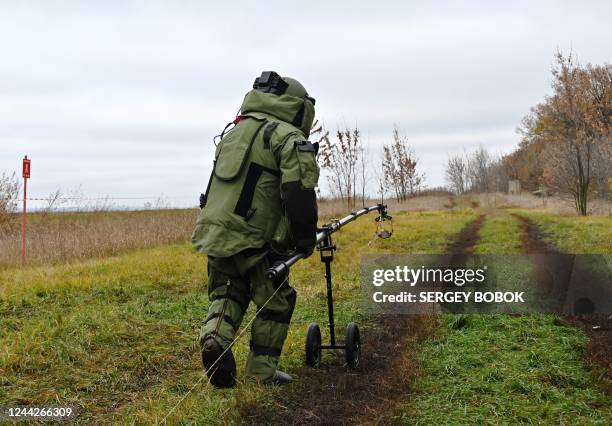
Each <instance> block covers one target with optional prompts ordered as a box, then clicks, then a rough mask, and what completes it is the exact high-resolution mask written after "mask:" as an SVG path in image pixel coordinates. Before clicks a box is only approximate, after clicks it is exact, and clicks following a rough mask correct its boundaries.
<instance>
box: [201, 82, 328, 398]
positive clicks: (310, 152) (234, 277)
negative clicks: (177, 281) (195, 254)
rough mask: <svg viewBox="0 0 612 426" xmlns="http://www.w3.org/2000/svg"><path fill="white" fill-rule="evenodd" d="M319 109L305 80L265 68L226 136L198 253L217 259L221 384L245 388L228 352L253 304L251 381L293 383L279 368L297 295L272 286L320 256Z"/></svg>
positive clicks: (206, 331)
mask: <svg viewBox="0 0 612 426" xmlns="http://www.w3.org/2000/svg"><path fill="white" fill-rule="evenodd" d="M314 106H315V100H314V99H313V98H311V97H310V96H308V93H307V92H306V90H305V89H304V87H303V86H302V85H301V84H300V83H299V82H298V81H296V80H294V79H292V78H289V77H281V76H279V75H278V74H276V73H275V72H272V71H267V72H263V73H262V74H261V76H260V77H258V78H256V79H255V83H254V84H253V90H251V91H250V92H248V93H247V94H246V96H245V98H244V101H243V103H242V106H241V108H240V114H239V115H238V116H237V117H236V119H235V120H234V121H233V122H232V123H233V124H234V127H233V128H231V130H229V131H227V132H226V130H227V128H228V127H229V126H230V125H231V124H232V123H229V124H228V125H227V126H226V128H225V129H224V131H223V132H222V133H221V135H219V137H220V141H219V143H218V145H217V148H216V152H215V162H214V166H213V172H212V174H211V177H210V179H209V182H208V188H207V189H206V193H205V194H203V195H202V196H201V197H200V207H201V209H202V210H201V212H200V215H199V217H198V220H197V224H196V228H195V231H194V233H193V237H192V242H193V245H194V247H195V248H196V249H197V250H199V251H201V252H203V253H206V254H207V255H208V295H209V299H210V301H211V304H210V307H209V309H208V315H207V317H206V319H205V320H204V325H203V327H202V331H201V335H200V346H201V350H202V364H203V366H204V368H205V369H206V371H207V374H208V377H209V379H210V382H211V383H212V384H213V385H214V386H216V387H232V386H234V385H235V382H236V363H235V360H234V356H233V354H232V351H231V348H230V349H229V350H227V351H226V349H227V348H228V347H229V345H230V344H231V342H232V341H233V339H234V336H235V334H236V331H237V330H238V328H239V327H240V324H241V322H242V318H243V315H244V313H245V311H246V309H247V307H248V305H249V303H250V301H251V300H252V301H253V302H255V304H256V305H257V310H258V311H259V312H258V314H257V317H256V318H255V320H254V322H253V324H252V328H251V343H250V353H249V356H248V360H247V364H246V373H247V376H249V377H252V378H255V379H257V380H261V381H262V382H264V383H273V384H283V383H286V382H289V381H291V380H292V378H291V376H290V375H289V374H287V373H284V372H282V371H279V370H277V366H278V361H279V357H280V354H281V350H282V347H283V343H284V341H285V339H286V337H287V331H288V328H289V323H290V321H291V316H292V314H293V309H294V307H295V303H296V292H295V290H294V289H293V288H292V287H291V286H290V285H289V282H288V280H285V281H284V282H282V283H278V284H275V283H273V282H272V281H270V280H268V279H267V278H266V277H265V271H266V269H267V268H269V267H270V266H271V265H273V264H274V263H275V262H276V261H278V260H282V259H284V258H285V257H286V255H287V254H288V253H291V252H295V251H298V250H299V251H303V252H306V253H307V254H308V255H310V254H311V253H312V252H313V250H314V246H315V240H316V226H317V202H316V194H315V186H316V185H317V181H318V179H319V167H318V165H317V160H316V155H317V151H318V145H317V144H312V143H310V142H309V141H308V140H307V138H308V136H309V133H310V129H311V126H312V123H313V119H314ZM224 351H225V353H224ZM219 357H221V358H220V359H219V360H218V361H217V359H218V358H219ZM211 367H213V368H211Z"/></svg>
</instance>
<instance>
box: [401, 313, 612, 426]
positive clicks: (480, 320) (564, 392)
mask: <svg viewBox="0 0 612 426" xmlns="http://www.w3.org/2000/svg"><path fill="white" fill-rule="evenodd" d="M459 322H461V323H462V326H461V327H457V326H456V325H457V324H458V323H459ZM442 330H443V331H442V332H441V335H440V336H439V338H438V339H435V340H432V341H430V342H429V343H428V344H426V345H425V346H424V347H423V348H422V350H421V351H420V353H419V361H420V362H421V365H422V368H423V370H422V371H423V374H421V376H420V377H419V379H418V380H417V383H416V385H415V391H416V393H417V395H416V396H415V399H414V402H413V404H411V406H410V408H409V409H408V410H406V411H405V412H404V413H403V414H402V416H401V420H403V421H404V422H405V423H406V424H423V425H425V424H426V425H430V424H516V423H528V424H532V423H538V424H610V420H611V419H612V410H611V408H610V407H611V404H610V403H611V400H610V398H609V397H607V396H606V395H604V394H603V393H601V392H599V391H598V390H597V387H596V386H595V385H594V383H593V379H592V376H591V374H590V371H589V370H588V369H587V368H586V367H585V366H584V364H583V362H582V351H583V350H584V346H585V344H586V341H587V338H586V336H584V334H583V333H582V332H580V331H579V330H578V329H576V328H573V327H565V326H559V325H556V322H555V321H554V317H552V316H519V317H510V316H506V315H491V316H487V315H469V316H462V317H461V321H458V317H456V316H447V317H446V318H445V326H444V327H443V329H442Z"/></svg>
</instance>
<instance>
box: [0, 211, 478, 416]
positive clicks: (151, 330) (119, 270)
mask: <svg viewBox="0 0 612 426" xmlns="http://www.w3.org/2000/svg"><path fill="white" fill-rule="evenodd" d="M391 214H393V212H392V213H391ZM393 216H394V222H395V234H394V236H393V237H392V238H390V239H387V240H378V239H376V238H375V237H374V231H375V226H374V223H373V218H374V217H373V215H372V216H369V217H366V218H362V219H359V220H358V221H357V222H355V223H354V224H351V225H349V226H348V227H347V228H345V229H343V230H342V231H341V232H339V233H337V234H335V235H334V236H335V237H336V238H335V242H336V244H337V245H338V247H339V249H338V252H337V256H336V259H335V261H334V264H333V265H334V266H333V267H334V292H335V293H334V294H335V300H336V312H337V323H338V327H339V328H338V330H339V332H340V330H341V329H342V328H343V327H344V326H345V325H346V323H347V322H348V321H349V320H354V319H359V318H360V312H359V309H360V297H361V292H360V290H359V280H360V269H359V267H360V256H361V254H365V253H375V252H393V253H401V252H407V253H439V252H441V251H443V249H444V247H445V245H446V242H447V240H448V238H450V237H451V236H452V235H454V234H456V233H457V232H459V230H460V229H461V228H462V227H463V226H464V225H465V224H466V223H467V222H468V221H469V220H471V219H473V218H474V217H475V215H474V214H473V212H471V211H466V212H461V213H453V214H448V213H441V212H427V213H399V214H393ZM291 282H292V284H293V285H294V286H295V287H296V289H297V290H298V305H297V308H296V311H295V314H294V320H293V324H292V327H291V329H290V333H289V337H288V339H287V342H286V345H285V348H284V354H283V357H282V358H281V364H282V365H281V366H282V368H285V369H287V370H289V371H292V369H294V368H297V367H298V366H301V365H303V347H304V333H305V329H306V326H307V324H308V323H310V322H312V321H317V322H319V323H320V324H323V325H324V324H326V321H327V320H326V314H327V311H326V305H325V297H324V294H325V286H324V270H323V266H322V264H321V263H320V262H319V259H318V257H317V256H316V254H315V255H314V256H312V257H311V258H310V259H308V260H306V261H305V262H300V264H298V265H297V266H296V268H294V270H293V271H292V276H291ZM207 306H208V301H207V297H206V271H205V259H204V257H203V256H202V255H199V254H197V253H194V252H193V251H192V250H191V248H190V247H189V245H187V244H179V245H170V246H163V247H157V248H152V249H142V250H138V251H134V252H130V253H125V254H120V255H117V256H113V257H108V258H102V259H93V260H88V261H82V262H74V263H70V264H64V265H55V266H40V267H31V268H26V269H23V270H21V269H7V270H4V271H0V405H16V404H24V405H32V404H36V405H70V406H73V407H76V408H78V410H79V412H80V413H81V416H80V420H81V421H82V422H84V423H96V424H97V423H103V424H111V423H112V424H115V423H144V424H150V423H155V422H157V421H159V420H161V419H162V418H163V417H164V416H165V415H166V413H168V412H169V411H170V410H171V409H172V408H173V407H175V406H176V405H177V404H178V403H179V401H181V399H182V398H183V397H184V396H185V395H187V392H188V391H189V389H191V388H192V387H193V386H194V384H196V383H198V381H200V380H201V378H202V376H203V373H202V370H201V366H200V360H199V352H198V348H197V337H198V334H199V328H200V323H201V321H202V319H203V318H204V316H205V312H206V309H207ZM252 313H253V311H252V309H251V311H250V312H249V313H247V314H246V316H245V323H246V322H247V321H248V320H249V319H250V318H251V316H252ZM247 334H248V333H247ZM248 340H249V339H248V336H245V337H244V338H243V339H242V340H241V341H240V342H239V344H237V346H236V347H235V354H236V358H237V361H238V363H239V366H240V368H242V367H243V365H244V360H245V358H246V354H247V351H248ZM205 383H206V381H205V380H204V381H200V384H199V385H198V386H196V387H195V388H194V390H193V392H192V393H190V394H189V395H188V396H187V397H186V398H185V399H184V400H183V401H182V402H181V403H180V405H179V406H178V407H177V408H176V410H175V411H173V413H172V415H171V416H170V418H169V420H170V423H176V422H178V421H179V420H180V421H181V422H183V423H196V424H220V423H227V422H228V418H231V417H232V416H234V415H236V413H235V410H233V407H235V399H236V398H255V399H257V401H258V403H261V404H263V405H266V404H271V401H272V400H273V398H272V397H273V395H274V392H277V390H275V389H269V388H261V387H258V386H255V385H253V384H245V385H243V386H241V387H239V388H237V389H233V390H226V391H218V390H214V389H212V388H211V387H209V386H205V385H204V384H205ZM271 409H273V407H271Z"/></svg>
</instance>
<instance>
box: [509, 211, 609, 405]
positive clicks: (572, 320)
mask: <svg viewBox="0 0 612 426" xmlns="http://www.w3.org/2000/svg"><path fill="white" fill-rule="evenodd" d="M513 216H514V217H515V218H516V219H517V220H519V221H520V222H521V226H522V229H523V236H522V243H523V251H524V252H525V253H527V254H538V253H541V254H557V255H558V256H553V259H556V260H553V262H555V263H558V265H553V267H556V268H557V269H562V268H567V267H568V266H571V260H570V258H571V257H572V256H571V255H565V257H564V255H563V254H561V253H560V252H559V251H558V250H556V249H555V248H554V247H552V246H551V245H549V244H547V243H546V241H545V240H544V237H545V234H544V233H543V232H542V230H541V229H540V227H539V226H538V225H537V224H535V223H534V222H533V221H531V220H530V219H528V218H526V217H525V216H521V215H518V214H513ZM534 267H535V269H534V274H535V276H536V281H537V283H538V285H539V286H542V287H545V286H547V285H548V283H547V282H546V280H545V279H543V278H541V277H542V276H544V274H542V273H541V271H542V270H543V269H544V265H542V263H534ZM548 267H549V268H550V265H549V266H548ZM559 323H560V324H563V325H573V326H575V327H579V328H580V329H582V330H583V331H584V332H585V333H586V334H587V336H589V344H588V346H587V348H586V353H585V358H586V360H587V362H588V363H589V364H592V365H593V366H594V367H595V370H603V373H602V375H604V376H605V377H606V379H607V380H606V382H607V383H605V384H604V388H605V389H604V391H605V392H606V393H607V394H608V395H612V316H610V315H572V316H565V317H564V318H563V319H561V320H560V322H559Z"/></svg>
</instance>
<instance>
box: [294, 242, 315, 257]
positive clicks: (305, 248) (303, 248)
mask: <svg viewBox="0 0 612 426" xmlns="http://www.w3.org/2000/svg"><path fill="white" fill-rule="evenodd" d="M314 248H315V246H314V245H312V244H307V245H302V244H300V245H299V246H296V247H295V250H296V251H297V252H298V253H304V259H306V258H307V257H310V256H311V255H312V253H313V252H314Z"/></svg>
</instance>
